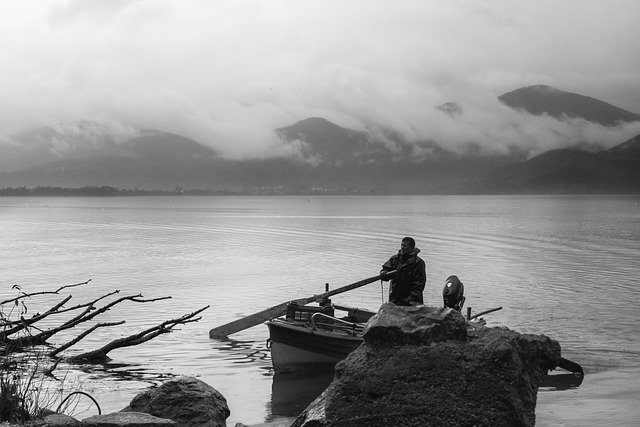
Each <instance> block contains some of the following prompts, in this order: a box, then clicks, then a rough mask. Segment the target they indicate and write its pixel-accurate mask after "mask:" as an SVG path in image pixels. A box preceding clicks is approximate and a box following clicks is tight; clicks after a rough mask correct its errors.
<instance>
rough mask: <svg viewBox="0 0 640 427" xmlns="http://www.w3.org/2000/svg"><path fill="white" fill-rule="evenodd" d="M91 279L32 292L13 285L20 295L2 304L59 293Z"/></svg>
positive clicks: (84, 283)
mask: <svg viewBox="0 0 640 427" xmlns="http://www.w3.org/2000/svg"><path fill="white" fill-rule="evenodd" d="M90 281H91V279H89V280H87V281H85V282H80V283H74V284H73V285H62V286H60V287H59V288H58V289H56V290H55V291H41V292H30V293H26V292H22V288H21V287H20V286H19V285H13V287H12V289H17V290H18V291H19V292H20V295H18V296H17V297H15V298H11V299H8V300H4V301H0V305H6V304H9V303H14V305H15V303H16V301H19V300H21V299H24V298H31V297H34V296H37V295H51V294H59V293H60V291H62V290H64V289H68V288H75V287H76V286H82V285H86V284H87V283H89V282H90Z"/></svg>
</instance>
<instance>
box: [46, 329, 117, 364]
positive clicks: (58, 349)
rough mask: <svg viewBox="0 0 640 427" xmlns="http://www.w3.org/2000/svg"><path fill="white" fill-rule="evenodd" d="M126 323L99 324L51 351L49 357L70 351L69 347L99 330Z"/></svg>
mask: <svg viewBox="0 0 640 427" xmlns="http://www.w3.org/2000/svg"><path fill="white" fill-rule="evenodd" d="M124 323H125V321H124V320H121V321H119V322H108V323H98V324H97V325H93V326H92V327H91V328H89V329H87V330H86V331H84V332H83V333H81V334H80V335H78V336H77V337H75V338H74V339H72V340H71V341H69V342H68V343H66V344H64V345H61V346H60V347H58V348H56V349H55V350H53V351H51V352H50V353H49V356H51V357H56V356H57V355H58V353H60V352H62V351H64V350H66V349H68V348H69V347H71V346H72V345H74V344H77V343H79V342H80V341H81V340H82V339H83V338H84V337H86V336H87V335H89V334H90V333H91V332H93V331H95V330H96V329H98V328H106V327H109V326H118V325H122V324H124Z"/></svg>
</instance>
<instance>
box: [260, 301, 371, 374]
mask: <svg viewBox="0 0 640 427" xmlns="http://www.w3.org/2000/svg"><path fill="white" fill-rule="evenodd" d="M336 311H343V312H345V315H344V316H341V317H337V316H336ZM374 314H375V313H373V312H371V311H368V310H362V309H358V308H353V307H343V306H337V305H333V304H326V305H324V306H307V305H304V306H301V305H298V304H296V303H291V304H290V305H289V306H288V307H287V313H286V315H285V317H283V318H277V319H272V320H269V321H268V322H266V325H267V326H268V328H269V339H268V341H267V346H268V347H269V348H270V349H271V362H272V364H273V369H274V371H275V373H276V374H279V373H283V372H293V371H298V370H301V369H310V368H316V369H321V368H332V367H333V366H334V365H335V364H336V363H338V362H339V361H340V360H342V359H344V358H345V357H347V355H348V354H349V353H351V352H352V351H353V350H355V349H356V348H358V346H359V345H360V344H361V343H362V341H363V338H362V331H363V329H364V324H365V323H366V321H367V320H369V318H370V317H371V316H373V315H374Z"/></svg>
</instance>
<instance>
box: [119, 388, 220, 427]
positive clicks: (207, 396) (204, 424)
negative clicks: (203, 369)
mask: <svg viewBox="0 0 640 427" xmlns="http://www.w3.org/2000/svg"><path fill="white" fill-rule="evenodd" d="M125 410H127V411H135V412H144V413H147V414H151V415H153V416H156V417H159V418H167V419H170V420H173V421H175V422H176V423H177V424H178V425H180V426H182V427H226V419H227V418H228V417H229V415H230V414H231V412H230V411H229V406H228V405H227V400H226V399H225V398H224V396H223V395H222V394H220V392H218V390H216V389H215V388H213V387H211V386H210V385H208V384H207V383H205V382H203V381H200V380H198V379H197V378H193V377H179V378H176V379H173V380H169V381H167V382H165V383H163V384H162V385H161V386H160V387H154V388H149V389H147V390H145V391H143V392H142V393H140V394H138V395H137V396H135V397H134V398H133V400H131V403H130V404H129V407H128V408H126V409H125Z"/></svg>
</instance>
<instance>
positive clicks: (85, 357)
mask: <svg viewBox="0 0 640 427" xmlns="http://www.w3.org/2000/svg"><path fill="white" fill-rule="evenodd" d="M209 307H210V306H208V305H207V306H206V307H202V308H201V309H199V310H196V311H194V312H192V313H189V314H185V315H184V316H181V317H179V318H177V319H171V320H166V321H164V322H162V323H161V324H159V325H157V326H154V327H152V328H149V329H146V330H144V331H142V332H139V333H137V334H134V335H130V336H128V337H124V338H119V339H116V340H113V341H111V342H110V343H109V344H107V345H105V346H103V347H102V348H99V349H97V350H93V351H89V352H86V353H82V354H78V355H75V356H71V357H68V358H66V359H65V361H67V362H69V363H106V362H108V361H109V360H111V359H110V358H109V356H108V354H109V352H110V351H112V350H115V349H117V348H122V347H131V346H134V345H139V344H142V343H144V342H147V341H149V340H151V339H153V338H155V337H157V336H158V335H162V334H167V333H170V332H172V331H173V328H174V327H176V326H177V325H184V324H187V323H191V322H197V321H199V320H200V319H202V317H195V316H197V315H198V314H200V313H201V312H203V311H204V310H206V309H207V308H209ZM66 348H68V347H66Z"/></svg>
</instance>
